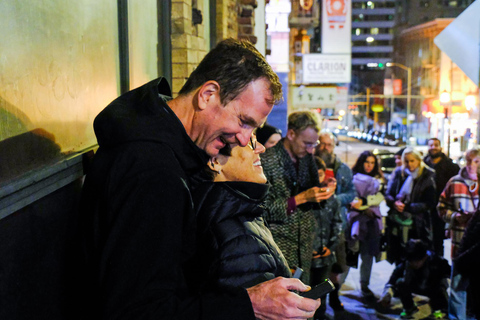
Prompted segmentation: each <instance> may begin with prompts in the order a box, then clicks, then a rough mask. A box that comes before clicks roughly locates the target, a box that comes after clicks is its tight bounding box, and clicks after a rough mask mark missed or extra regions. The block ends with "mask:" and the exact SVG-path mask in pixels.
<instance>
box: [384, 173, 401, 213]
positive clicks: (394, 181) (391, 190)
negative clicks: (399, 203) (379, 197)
mask: <svg viewBox="0 0 480 320" xmlns="http://www.w3.org/2000/svg"><path fill="white" fill-rule="evenodd" d="M392 174H393V177H392V178H391V179H389V180H388V184H387V191H385V202H386V203H387V206H388V207H389V208H392V207H393V205H394V203H395V197H396V196H397V190H399V184H400V178H401V171H400V169H395V171H393V173H392Z"/></svg>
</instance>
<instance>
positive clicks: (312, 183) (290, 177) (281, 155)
mask: <svg viewBox="0 0 480 320" xmlns="http://www.w3.org/2000/svg"><path fill="white" fill-rule="evenodd" d="M319 131H320V128H319V122H318V119H317V115H316V114H314V113H313V112H310V111H301V112H294V113H292V114H290V115H289V117H288V130H287V133H286V136H285V138H283V139H282V140H281V141H280V142H279V143H277V144H276V145H275V146H274V147H272V148H270V149H267V151H266V152H265V153H264V154H262V155H261V159H262V165H263V170H264V172H265V176H266V177H267V180H268V182H269V183H270V184H271V186H272V187H271V189H270V192H269V193H268V195H267V197H266V201H265V204H266V208H267V212H266V215H265V217H266V220H267V222H268V223H269V225H270V229H271V231H272V234H273V238H274V239H275V242H276V243H277V244H278V246H279V247H280V249H281V250H282V252H283V254H284V255H285V257H286V259H287V262H288V264H289V265H290V267H300V268H302V269H303V270H304V273H303V274H302V277H301V279H302V281H303V282H305V283H309V281H310V266H311V262H312V252H313V235H314V231H315V228H316V221H315V216H314V212H313V205H314V204H318V203H319V202H321V201H323V200H325V199H328V198H330V196H332V194H333V193H334V191H335V190H334V188H331V187H330V188H329V187H320V182H319V179H318V172H317V167H316V165H315V161H314V158H313V155H312V154H313V151H314V150H315V147H316V146H317V144H318V132H319Z"/></svg>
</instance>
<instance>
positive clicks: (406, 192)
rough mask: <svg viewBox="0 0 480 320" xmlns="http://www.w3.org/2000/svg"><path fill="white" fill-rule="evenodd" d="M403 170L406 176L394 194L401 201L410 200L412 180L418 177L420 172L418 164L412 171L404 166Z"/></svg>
mask: <svg viewBox="0 0 480 320" xmlns="http://www.w3.org/2000/svg"><path fill="white" fill-rule="evenodd" d="M405 172H406V173H407V174H408V177H407V179H406V180H405V182H404V183H403V185H402V188H401V189H400V191H399V192H398V194H397V196H396V199H397V200H400V201H402V202H403V203H407V202H409V201H410V195H411V194H412V189H413V181H414V180H415V179H416V178H417V177H418V173H419V172H420V166H419V167H418V168H417V169H415V170H413V171H410V170H408V168H405Z"/></svg>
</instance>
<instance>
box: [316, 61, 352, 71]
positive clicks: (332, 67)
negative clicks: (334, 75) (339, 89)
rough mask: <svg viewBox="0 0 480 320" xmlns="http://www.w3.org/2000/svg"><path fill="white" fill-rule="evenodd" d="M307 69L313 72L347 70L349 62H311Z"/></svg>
mask: <svg viewBox="0 0 480 320" xmlns="http://www.w3.org/2000/svg"><path fill="white" fill-rule="evenodd" d="M307 69H308V70H310V71H312V72H316V71H317V72H341V73H343V72H345V71H346V70H347V64H346V63H344V62H310V63H309V64H307Z"/></svg>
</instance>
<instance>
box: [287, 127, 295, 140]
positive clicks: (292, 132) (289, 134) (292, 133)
mask: <svg viewBox="0 0 480 320" xmlns="http://www.w3.org/2000/svg"><path fill="white" fill-rule="evenodd" d="M295 135H296V134H295V130H293V129H288V130H287V135H286V137H287V139H288V140H290V141H292V140H293V139H294V138H295Z"/></svg>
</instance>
